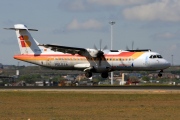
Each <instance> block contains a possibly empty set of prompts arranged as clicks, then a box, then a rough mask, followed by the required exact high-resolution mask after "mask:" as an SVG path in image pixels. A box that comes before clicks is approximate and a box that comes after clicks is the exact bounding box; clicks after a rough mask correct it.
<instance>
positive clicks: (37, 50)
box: [5, 24, 42, 54]
mask: <svg viewBox="0 0 180 120" xmlns="http://www.w3.org/2000/svg"><path fill="white" fill-rule="evenodd" d="M5 29H9V30H15V31H16V36H17V39H18V44H19V48H20V51H21V54H41V53H42V46H41V47H40V46H38V44H39V43H38V42H37V41H36V40H35V39H34V38H33V37H32V36H31V34H30V33H29V31H38V30H36V29H28V28H27V27H26V25H23V24H16V25H14V28H5Z"/></svg>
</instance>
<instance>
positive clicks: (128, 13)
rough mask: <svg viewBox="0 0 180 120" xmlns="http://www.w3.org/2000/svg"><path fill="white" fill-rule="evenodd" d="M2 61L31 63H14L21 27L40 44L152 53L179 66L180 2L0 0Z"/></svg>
mask: <svg viewBox="0 0 180 120" xmlns="http://www.w3.org/2000/svg"><path fill="white" fill-rule="evenodd" d="M0 18H1V19H0V27H1V28H0V63H2V64H6V65H17V64H18V62H19V64H20V65H29V64H27V63H24V62H20V61H18V60H15V59H14V58H13V56H14V55H15V54H19V53H20V51H19V47H18V43H17V39H16V35H15V31H9V30H4V29H3V28H8V27H13V26H14V24H25V25H26V26H28V28H32V29H38V30H39V31H37V32H33V31H32V32H31V34H32V36H33V37H34V38H35V39H36V40H37V41H38V42H39V43H41V44H58V45H64V46H72V47H81V48H93V47H94V45H96V46H97V48H100V45H99V44H100V40H102V48H103V47H104V46H106V45H107V46H108V49H110V48H111V25H110V24H109V22H110V21H115V24H114V25H113V27H112V29H113V49H118V50H119V49H122V50H125V49H126V48H127V47H128V48H129V49H132V44H133V43H134V45H133V49H151V50H152V51H154V52H158V53H160V54H161V55H162V56H163V57H164V58H165V59H167V60H168V61H169V62H170V63H172V62H173V64H174V65H180V0H51V1H50V0H1V1H0Z"/></svg>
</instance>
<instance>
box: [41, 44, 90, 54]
mask: <svg viewBox="0 0 180 120" xmlns="http://www.w3.org/2000/svg"><path fill="white" fill-rule="evenodd" d="M39 46H44V47H46V48H50V49H51V50H53V51H55V52H63V53H69V54H73V55H74V54H79V55H82V56H86V55H85V54H86V53H88V51H87V50H86V49H85V48H77V47H68V46H60V45H52V44H40V45H39Z"/></svg>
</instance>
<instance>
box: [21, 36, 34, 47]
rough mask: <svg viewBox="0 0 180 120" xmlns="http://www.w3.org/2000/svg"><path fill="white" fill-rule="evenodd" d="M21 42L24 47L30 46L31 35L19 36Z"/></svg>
mask: <svg viewBox="0 0 180 120" xmlns="http://www.w3.org/2000/svg"><path fill="white" fill-rule="evenodd" d="M19 39H20V42H21V46H22V47H30V46H31V42H30V41H29V37H28V36H26V35H24V36H22V35H21V36H19Z"/></svg>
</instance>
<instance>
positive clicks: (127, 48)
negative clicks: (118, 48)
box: [126, 41, 139, 50]
mask: <svg viewBox="0 0 180 120" xmlns="http://www.w3.org/2000/svg"><path fill="white" fill-rule="evenodd" d="M126 50H130V49H129V47H128V46H126ZM132 50H134V41H132ZM136 50H139V48H136Z"/></svg>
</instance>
